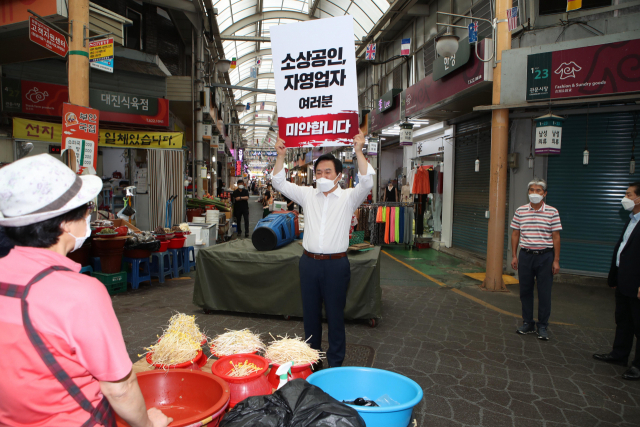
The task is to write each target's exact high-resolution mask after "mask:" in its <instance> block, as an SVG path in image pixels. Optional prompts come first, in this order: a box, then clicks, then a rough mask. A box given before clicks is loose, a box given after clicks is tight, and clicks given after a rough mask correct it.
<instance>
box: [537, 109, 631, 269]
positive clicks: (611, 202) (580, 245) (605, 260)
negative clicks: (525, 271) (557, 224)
mask: <svg viewBox="0 0 640 427" xmlns="http://www.w3.org/2000/svg"><path fill="white" fill-rule="evenodd" d="M633 121H634V117H633V115H632V114H631V113H612V114H590V115H589V152H590V156H589V165H587V166H585V165H583V164H582V153H583V151H584V148H585V139H586V136H587V127H586V123H587V116H586V115H576V116H569V118H568V119H566V120H565V122H564V126H563V129H562V153H561V154H560V155H557V156H549V163H548V171H547V181H548V185H549V189H548V191H549V193H548V195H547V202H548V203H549V205H551V206H553V207H555V208H557V209H558V212H559V213H560V220H561V222H562V228H563V230H562V232H561V233H560V236H561V252H560V268H561V269H562V271H563V272H566V273H577V274H587V275H596V276H606V274H607V273H608V272H609V267H610V265H611V259H612V256H613V248H614V246H615V244H616V243H617V241H618V239H619V238H620V235H621V234H622V231H623V228H624V224H625V222H626V221H627V219H629V213H628V212H626V211H624V210H623V209H622V206H621V205H620V199H622V197H624V193H625V191H626V189H627V187H628V186H629V184H630V183H631V182H634V181H640V168H638V169H636V173H635V174H633V175H630V174H629V161H630V160H631V145H632V136H631V134H632V132H633ZM638 127H639V130H640V123H638ZM639 139H640V138H636V143H640V141H639Z"/></svg>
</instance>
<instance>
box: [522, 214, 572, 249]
mask: <svg viewBox="0 0 640 427" xmlns="http://www.w3.org/2000/svg"><path fill="white" fill-rule="evenodd" d="M511 228H513V229H514V230H520V247H521V248H525V249H529V250H532V251H536V250H541V249H547V248H553V238H552V232H554V231H560V230H562V225H561V224H560V215H559V214H558V210H557V209H556V208H554V207H551V206H549V205H547V204H545V203H543V204H542V207H541V208H540V209H539V210H535V209H533V208H532V207H531V204H528V205H524V206H520V207H519V208H518V209H516V213H515V215H513V221H511Z"/></svg>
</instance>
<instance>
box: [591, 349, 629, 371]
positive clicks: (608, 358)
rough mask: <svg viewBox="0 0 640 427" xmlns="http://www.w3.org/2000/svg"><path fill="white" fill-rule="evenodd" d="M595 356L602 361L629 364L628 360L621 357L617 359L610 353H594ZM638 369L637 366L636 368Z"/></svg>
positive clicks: (621, 364)
mask: <svg viewBox="0 0 640 427" xmlns="http://www.w3.org/2000/svg"><path fill="white" fill-rule="evenodd" d="M593 358H594V359H596V360H599V361H601V362H607V363H611V364H612V365H620V366H624V367H626V366H627V360H626V359H625V360H620V359H616V358H614V357H613V356H611V355H610V354H608V353H607V354H594V355H593ZM636 369H637V368H636Z"/></svg>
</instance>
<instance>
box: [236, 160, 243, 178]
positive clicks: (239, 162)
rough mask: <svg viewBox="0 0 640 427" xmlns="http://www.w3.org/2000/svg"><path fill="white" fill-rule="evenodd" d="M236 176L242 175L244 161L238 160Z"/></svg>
mask: <svg viewBox="0 0 640 427" xmlns="http://www.w3.org/2000/svg"><path fill="white" fill-rule="evenodd" d="M236 176H242V162H241V161H240V160H238V161H236Z"/></svg>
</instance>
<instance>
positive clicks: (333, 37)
mask: <svg viewBox="0 0 640 427" xmlns="http://www.w3.org/2000/svg"><path fill="white" fill-rule="evenodd" d="M353 25H354V22H353V17H352V16H340V17H336V18H326V19H318V20H313V21H305V22H300V23H294V24H287V25H277V26H273V27H272V28H271V50H272V52H273V62H274V64H276V66H275V69H274V74H275V84H276V96H277V101H278V102H277V104H278V105H277V106H278V127H279V133H280V137H282V138H283V139H284V140H285V145H286V146H287V147H311V146H336V145H345V144H352V143H353V137H354V136H355V135H357V133H358V123H359V118H358V88H357V74H356V58H355V45H354V40H353Z"/></svg>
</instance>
